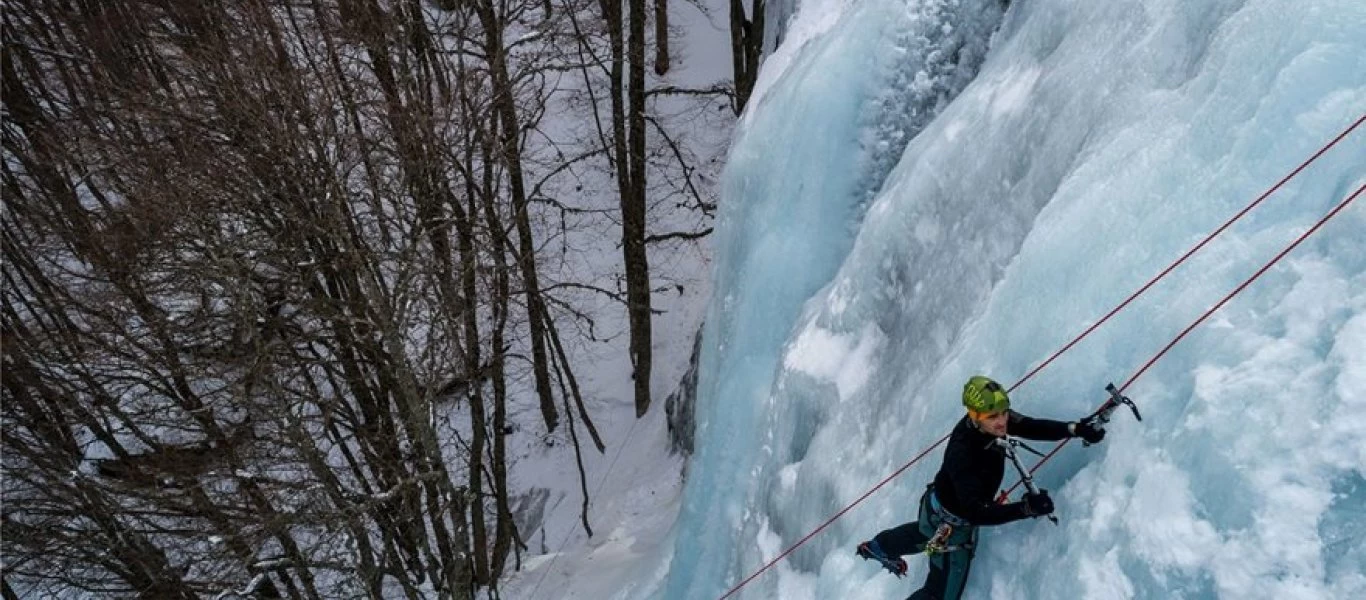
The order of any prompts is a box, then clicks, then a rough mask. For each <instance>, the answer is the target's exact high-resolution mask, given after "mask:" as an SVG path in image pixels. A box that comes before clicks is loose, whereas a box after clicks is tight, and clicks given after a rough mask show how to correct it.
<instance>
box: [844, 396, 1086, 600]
mask: <svg viewBox="0 0 1366 600" xmlns="http://www.w3.org/2000/svg"><path fill="white" fill-rule="evenodd" d="M963 406H965V407H966V408H967V412H968V414H967V415H966V416H964V417H963V419H962V420H960V421H959V422H958V424H957V425H956V426H955V427H954V428H953V433H952V434H950V436H949V443H948V447H947V448H946V449H945V451H944V464H943V466H941V467H940V468H939V473H938V474H936V475H935V477H934V482H933V483H931V484H930V485H929V486H928V487H927V488H926V490H925V493H924V494H923V495H921V497H920V512H919V518H918V520H916V521H914V522H911V523H906V524H905V525H901V526H899V527H894V528H892V529H888V530H886V531H883V532H881V533H879V534H877V535H876V536H874V537H873V539H871V540H868V541H866V542H863V543H861V544H859V545H858V550H857V553H858V555H859V556H861V557H863V558H865V559H872V560H876V561H878V562H879V563H881V564H882V566H883V567H884V568H886V569H887V570H888V571H891V572H892V573H893V574H895V575H896V576H898V577H902V576H905V574H906V561H905V560H903V559H902V558H901V557H902V556H908V555H912V554H918V553H921V552H924V553H926V554H927V555H928V556H929V560H930V573H929V576H928V577H927V578H926V579H925V585H924V586H922V587H921V588H920V589H919V590H916V592H915V593H913V594H911V595H910V597H909V598H908V599H907V600H931V599H934V600H958V598H959V597H960V596H961V595H962V594H963V587H964V585H966V583H967V579H968V569H969V567H971V566H972V556H973V553H974V552H975V550H976V547H977V528H978V527H982V526H985V525H1002V524H1005V523H1009V522H1011V521H1018V520H1020V519H1025V518H1031V517H1041V516H1045V515H1049V514H1051V513H1052V512H1053V500H1052V499H1050V498H1049V497H1048V491H1047V490H1040V491H1039V493H1037V494H1032V493H1027V494H1025V496H1024V499H1023V500H1021V501H1019V502H1012V503H1010V504H998V503H997V502H996V501H995V496H996V494H997V492H998V490H999V489H1000V487H1001V480H1002V479H1003V478H1004V476H1005V461H1006V454H1005V452H1006V451H1005V448H1004V447H1003V446H1002V445H1000V444H998V443H997V440H1000V439H1004V438H1005V437H1006V435H1007V433H1008V434H1009V435H1010V436H1011V437H1020V438H1025V439H1031V440H1048V441H1053V440H1061V439H1064V438H1068V437H1079V438H1082V439H1083V440H1086V442H1087V443H1089V444H1094V443H1097V442H1099V441H1101V439H1102V438H1104V437H1105V430H1104V429H1101V428H1100V427H1097V426H1095V425H1093V424H1091V422H1090V421H1089V420H1084V421H1074V422H1063V421H1052V420H1048V419H1035V418H1031V417H1027V416H1025V415H1022V414H1020V413H1018V412H1015V411H1013V410H1010V398H1009V397H1008V396H1007V395H1006V391H1005V389H1004V388H1002V387H1001V385H1000V384H998V383H996V382H995V381H992V380H991V379H989V378H987V377H984V376H981V375H978V376H974V377H972V378H970V379H968V382H967V384H965V385H964V386H963Z"/></svg>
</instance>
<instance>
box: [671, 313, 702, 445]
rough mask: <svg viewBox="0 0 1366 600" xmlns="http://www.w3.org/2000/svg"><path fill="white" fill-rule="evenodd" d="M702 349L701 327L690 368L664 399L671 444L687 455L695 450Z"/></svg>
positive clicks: (689, 364) (694, 344)
mask: <svg viewBox="0 0 1366 600" xmlns="http://www.w3.org/2000/svg"><path fill="white" fill-rule="evenodd" d="M701 350H702V329H701V327H699V328H698V329H697V334H696V335H694V336H693V343H692V355H691V356H690V357H689V358H688V370H687V372H685V373H683V379H682V380H680V381H679V382H678V388H677V389H675V390H674V391H673V393H672V394H669V397H668V398H667V399H665V401H664V411H665V412H666V413H667V414H668V417H669V418H668V421H669V445H670V446H671V447H672V448H673V451H674V452H677V453H680V454H683V455H685V456H686V455H690V454H692V451H693V427H694V425H693V423H694V422H693V407H694V406H695V405H696V403H697V360H698V355H699V354H700V353H701Z"/></svg>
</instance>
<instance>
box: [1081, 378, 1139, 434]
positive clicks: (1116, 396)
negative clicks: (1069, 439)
mask: <svg viewBox="0 0 1366 600" xmlns="http://www.w3.org/2000/svg"><path fill="white" fill-rule="evenodd" d="M1105 391H1107V392H1110V398H1109V399H1107V400H1106V401H1105V404H1102V405H1100V409H1098V410H1096V412H1094V413H1091V416H1089V417H1086V418H1085V419H1082V420H1081V422H1082V423H1085V424H1087V425H1091V426H1093V427H1096V428H1097V429H1105V424H1106V423H1109V422H1110V416H1111V415H1113V414H1114V412H1115V409H1117V408H1119V407H1120V405H1124V406H1128V407H1129V410H1131V411H1133V413H1134V418H1135V419H1138V420H1139V421H1142V420H1143V415H1140V414H1138V406H1136V405H1135V404H1134V401H1133V400H1130V399H1129V397H1128V396H1125V395H1124V394H1121V393H1119V388H1117V387H1115V384H1113V383H1107V384H1105ZM1082 445H1085V446H1090V445H1091V443H1090V442H1087V441H1082Z"/></svg>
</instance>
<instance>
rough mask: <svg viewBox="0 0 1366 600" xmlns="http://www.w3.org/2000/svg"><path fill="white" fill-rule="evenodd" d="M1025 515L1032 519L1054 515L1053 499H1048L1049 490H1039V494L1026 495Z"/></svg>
mask: <svg viewBox="0 0 1366 600" xmlns="http://www.w3.org/2000/svg"><path fill="white" fill-rule="evenodd" d="M1024 509H1025V514H1026V515H1029V516H1031V517H1042V516H1044V515H1051V514H1053V499H1052V498H1049V497H1048V490H1039V493H1037V494H1025V495H1024Z"/></svg>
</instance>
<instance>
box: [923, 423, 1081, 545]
mask: <svg viewBox="0 0 1366 600" xmlns="http://www.w3.org/2000/svg"><path fill="white" fill-rule="evenodd" d="M1009 418H1010V424H1009V425H1008V426H1007V427H1006V431H1007V433H1009V434H1010V435H1012V436H1014V437H1020V438H1025V439H1029V440H1047V441H1055V440H1061V439H1063V438H1067V437H1070V435H1071V434H1069V433H1068V431H1067V423H1065V422H1063V421H1051V420H1048V419H1035V418H1032V417H1026V416H1024V415H1022V414H1020V413H1017V412H1015V411H1013V410H1012V411H1010V417H1009ZM994 441H995V438H994V437H992V436H991V435H989V434H987V433H984V432H982V431H980V430H978V429H977V427H975V426H974V425H973V424H972V422H971V421H970V420H969V419H968V417H966V416H965V417H963V419H962V420H961V421H959V422H958V425H957V426H956V427H954V428H953V433H952V434H950V435H949V445H948V447H947V448H946V449H945V450H944V465H943V466H941V467H939V473H938V474H937V475H935V476H934V491H935V495H937V496H938V497H939V503H940V504H942V505H943V506H944V508H945V509H946V510H948V511H949V512H951V513H953V514H954V515H957V516H959V517H962V518H964V519H967V520H968V521H969V522H970V523H972V524H973V525H1000V524H1002V523H1009V522H1011V521H1015V520H1018V519H1023V518H1025V517H1027V516H1029V515H1028V514H1026V513H1025V503H1024V502H1013V503H1011V504H997V503H996V493H997V492H998V491H1000V489H1001V480H1002V479H1003V478H1004V477H1005V469H1006V455H1005V451H1004V450H1002V449H1001V447H1000V446H997V445H996V444H995V443H993V442H994Z"/></svg>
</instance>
